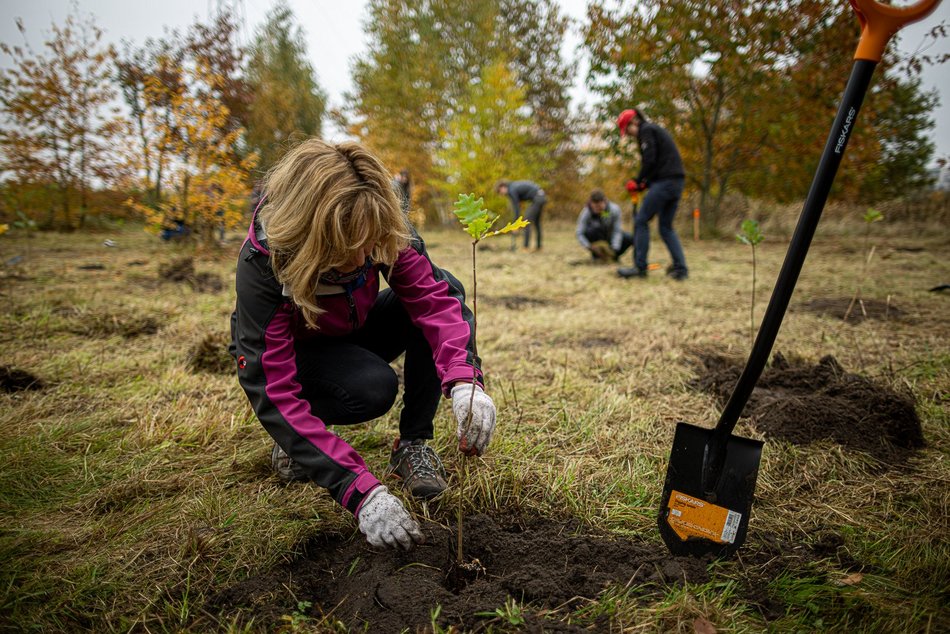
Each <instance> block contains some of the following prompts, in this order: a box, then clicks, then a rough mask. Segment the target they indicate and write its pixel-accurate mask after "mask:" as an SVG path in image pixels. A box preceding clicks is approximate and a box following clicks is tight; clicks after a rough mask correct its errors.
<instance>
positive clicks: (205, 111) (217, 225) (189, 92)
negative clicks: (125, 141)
mask: <svg viewBox="0 0 950 634" xmlns="http://www.w3.org/2000/svg"><path fill="white" fill-rule="evenodd" d="M181 76H182V78H183V79H184V81H183V82H182V83H181V84H175V85H171V86H169V85H166V84H164V83H163V82H162V81H161V79H160V78H159V77H157V76H154V75H153V76H149V77H147V78H146V80H145V90H144V95H145V102H146V103H147V104H167V109H165V108H163V109H158V108H149V109H148V112H150V113H153V114H152V115H151V116H153V117H154V118H153V120H152V124H153V125H154V126H155V128H156V130H157V131H158V134H157V135H156V137H155V139H154V141H153V142H154V143H155V144H156V146H157V148H156V149H155V151H156V152H157V151H158V148H163V149H167V151H168V153H169V157H170V158H169V165H168V168H167V169H168V172H169V178H168V181H169V183H170V184H171V187H172V189H173V190H174V194H172V195H171V196H170V197H169V198H168V199H165V200H161V201H157V202H155V203H154V204H153V205H146V204H143V203H141V202H139V201H136V200H134V199H129V201H128V202H127V204H128V205H129V206H130V207H131V208H133V209H136V210H137V211H139V212H141V213H142V214H143V215H144V217H145V218H146V221H147V222H148V224H149V226H150V227H151V228H152V229H153V230H156V231H157V230H159V229H161V228H162V227H164V226H167V225H168V223H170V222H172V221H176V220H180V221H182V222H184V223H185V224H186V225H188V226H189V227H191V228H192V230H193V231H194V232H195V234H196V235H198V236H199V237H200V238H201V239H202V240H203V241H205V242H210V241H212V240H213V239H214V235H215V232H216V231H217V230H220V229H230V228H236V227H238V226H240V225H241V223H242V222H243V212H244V210H245V207H246V205H247V199H248V196H249V194H250V188H249V187H248V184H247V183H248V181H249V174H250V171H251V170H252V169H253V168H254V166H255V165H256V163H257V156H256V155H255V154H249V155H247V156H244V157H240V156H239V154H238V152H236V151H235V148H236V146H237V144H238V142H239V140H240V138H241V135H242V134H243V133H244V129H243V128H240V127H238V128H233V127H232V124H231V119H230V112H229V110H228V108H227V106H225V105H224V104H223V103H221V101H219V100H218V99H217V98H216V97H215V96H214V89H215V87H216V82H218V81H220V78H219V77H218V76H217V75H215V74H213V73H211V72H210V71H209V70H208V69H207V68H206V67H205V66H203V65H201V64H198V65H194V66H192V67H190V68H188V69H184V70H183V71H182V74H181ZM155 113H158V115H156V114H155ZM166 114H167V117H166V116H165V115H166Z"/></svg>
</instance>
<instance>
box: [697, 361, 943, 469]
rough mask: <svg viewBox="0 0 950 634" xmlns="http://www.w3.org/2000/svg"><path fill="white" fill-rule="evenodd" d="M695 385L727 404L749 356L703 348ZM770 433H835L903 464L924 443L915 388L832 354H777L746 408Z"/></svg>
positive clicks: (814, 437)
mask: <svg viewBox="0 0 950 634" xmlns="http://www.w3.org/2000/svg"><path fill="white" fill-rule="evenodd" d="M700 361H701V363H702V368H701V370H700V373H699V376H698V377H697V378H696V379H695V380H694V381H692V383H691V384H692V386H693V387H695V388H698V389H700V390H702V391H705V392H710V393H712V394H715V395H716V397H717V398H718V400H719V401H720V402H721V403H722V404H725V403H726V401H728V399H729V396H730V395H731V394H732V390H733V388H734V387H735V384H736V382H737V381H738V379H739V375H740V374H741V372H742V369H743V364H744V361H739V360H735V359H728V358H725V357H723V356H720V355H716V354H705V355H701V358H700ZM742 415H743V416H746V417H750V418H751V419H752V421H753V424H754V425H755V428H756V429H757V430H759V431H760V432H762V433H763V434H765V435H766V436H767V437H770V438H776V439H779V440H784V441H787V442H790V443H793V444H797V445H807V444H810V443H813V442H816V441H819V440H830V441H832V442H835V443H837V444H839V445H841V446H842V447H845V448H847V449H854V450H857V451H862V452H864V453H867V454H870V455H872V456H874V457H875V458H877V459H878V460H880V461H882V462H884V463H889V464H896V463H898V462H900V461H902V460H903V459H904V458H906V456H907V453H908V452H910V451H913V450H916V449H919V448H921V447H923V446H924V445H925V442H924V436H923V431H922V430H921V426H920V418H918V416H917V412H916V410H915V409H914V399H913V397H912V396H911V395H909V394H903V393H898V392H896V391H894V390H892V389H891V388H889V387H888V386H886V385H881V384H878V383H876V382H875V381H872V380H871V379H869V378H867V377H863V376H859V375H856V374H851V373H848V372H846V371H845V370H844V368H842V367H841V365H840V364H839V363H838V362H837V360H835V358H834V357H832V356H826V357H824V358H822V359H821V360H820V361H819V362H818V363H817V364H814V365H812V364H809V363H807V362H806V361H803V360H800V359H792V360H789V359H786V358H785V357H784V356H782V355H781V354H776V355H775V356H774V358H773V359H772V363H771V366H770V367H768V368H766V369H765V371H764V372H763V373H762V377H761V378H760V379H759V382H758V383H757V385H756V387H755V390H753V392H752V396H751V397H750V398H749V402H748V403H747V404H746V406H745V409H744V410H743V412H742Z"/></svg>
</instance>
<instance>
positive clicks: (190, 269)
mask: <svg viewBox="0 0 950 634" xmlns="http://www.w3.org/2000/svg"><path fill="white" fill-rule="evenodd" d="M158 278H159V280H160V281H167V282H179V283H185V284H188V285H189V286H191V287H192V288H193V289H195V290H196V291H198V292H199V293H217V292H219V291H220V290H221V289H223V288H224V282H222V281H221V278H220V277H218V276H217V275H215V274H213V273H196V272H195V261H194V258H191V257H185V258H179V259H177V260H173V261H171V262H169V263H167V264H160V265H159V267H158Z"/></svg>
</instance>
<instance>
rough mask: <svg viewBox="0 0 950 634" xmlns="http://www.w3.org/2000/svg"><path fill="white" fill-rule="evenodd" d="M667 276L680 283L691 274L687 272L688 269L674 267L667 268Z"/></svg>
mask: <svg viewBox="0 0 950 634" xmlns="http://www.w3.org/2000/svg"><path fill="white" fill-rule="evenodd" d="M666 274H667V275H668V276H669V277H671V278H673V279H674V280H677V281H679V282H682V281H683V280H685V279H686V278H687V277H689V272H687V271H686V269H674V268H673V267H672V266H670V267H667V269H666Z"/></svg>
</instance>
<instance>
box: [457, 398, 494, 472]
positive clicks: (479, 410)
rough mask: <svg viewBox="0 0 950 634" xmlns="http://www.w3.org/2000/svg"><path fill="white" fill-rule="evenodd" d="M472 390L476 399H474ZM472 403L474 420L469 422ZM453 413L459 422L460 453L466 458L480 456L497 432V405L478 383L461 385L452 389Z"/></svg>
mask: <svg viewBox="0 0 950 634" xmlns="http://www.w3.org/2000/svg"><path fill="white" fill-rule="evenodd" d="M472 390H474V391H475V398H474V400H473V399H472ZM470 403H471V411H472V420H471V422H469V420H468V412H469V404H470ZM452 411H453V412H454V413H455V420H456V421H457V422H458V428H457V429H456V432H455V433H456V435H457V436H458V439H459V451H461V452H462V453H463V454H465V455H466V456H480V455H482V453H483V452H484V451H485V448H486V447H487V446H488V443H489V442H490V441H491V435H492V432H494V431H495V404H494V403H493V402H492V400H491V397H490V396H488V394H485V391H484V390H483V389H482V388H481V387H480V386H479V385H478V384H477V383H459V384H458V385H456V386H455V387H453V388H452Z"/></svg>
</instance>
